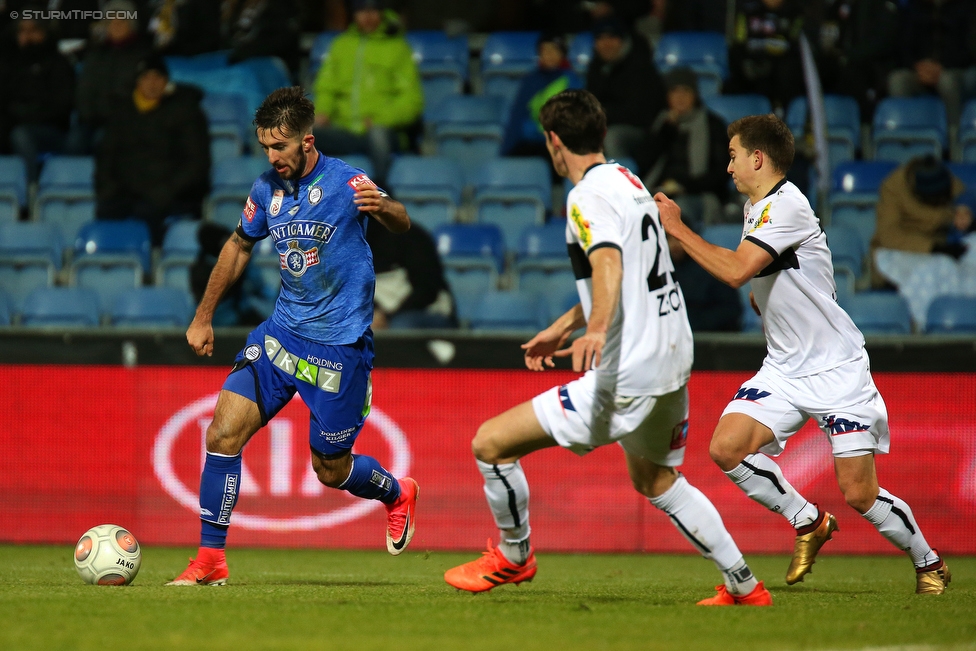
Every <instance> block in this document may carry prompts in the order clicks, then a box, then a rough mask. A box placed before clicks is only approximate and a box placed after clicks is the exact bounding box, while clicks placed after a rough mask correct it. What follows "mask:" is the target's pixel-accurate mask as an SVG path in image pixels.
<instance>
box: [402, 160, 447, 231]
mask: <svg viewBox="0 0 976 651" xmlns="http://www.w3.org/2000/svg"><path fill="white" fill-rule="evenodd" d="M386 184H387V186H388V187H387V190H389V191H390V192H391V193H392V194H393V196H394V198H396V200H397V201H399V202H400V203H402V204H403V205H404V206H406V208H407V212H408V213H409V214H410V219H411V220H413V221H416V222H417V223H419V224H421V225H422V226H423V227H424V228H426V229H427V230H431V229H433V228H435V227H437V226H439V225H441V224H447V223H450V222H453V221H457V210H458V206H460V205H461V193H462V191H463V190H464V175H463V173H462V172H461V170H459V169H458V168H457V164H456V163H455V162H454V161H453V160H451V159H450V158H446V157H443V156H398V157H396V158H395V159H394V160H393V164H392V165H391V166H390V171H389V173H388V174H387V182H386Z"/></svg>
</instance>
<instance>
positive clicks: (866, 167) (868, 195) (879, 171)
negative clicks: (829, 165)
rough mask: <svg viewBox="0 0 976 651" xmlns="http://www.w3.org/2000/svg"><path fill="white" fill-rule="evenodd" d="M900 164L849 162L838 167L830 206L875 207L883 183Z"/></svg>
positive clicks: (888, 162) (835, 170) (889, 162)
mask: <svg viewBox="0 0 976 651" xmlns="http://www.w3.org/2000/svg"><path fill="white" fill-rule="evenodd" d="M896 167H898V164H897V163H895V162H892V161H848V162H846V163H841V164H840V165H838V166H837V167H836V168H835V169H834V172H833V184H832V187H831V191H830V205H831V206H833V207H836V206H842V205H848V206H862V205H869V206H871V207H872V210H873V207H874V204H876V203H877V202H878V189H879V188H880V187H881V183H882V182H883V181H884V180H885V179H886V178H888V176H889V175H890V174H891V173H892V172H894V171H895V168H896Z"/></svg>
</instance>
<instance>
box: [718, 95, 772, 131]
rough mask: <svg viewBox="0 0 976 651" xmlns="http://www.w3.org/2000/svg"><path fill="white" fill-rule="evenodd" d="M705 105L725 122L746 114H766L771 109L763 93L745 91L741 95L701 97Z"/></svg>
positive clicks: (729, 122)
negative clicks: (756, 93)
mask: <svg viewBox="0 0 976 651" xmlns="http://www.w3.org/2000/svg"><path fill="white" fill-rule="evenodd" d="M702 99H703V101H704V102H705V105H706V106H707V107H708V108H709V109H710V110H711V111H713V112H714V113H716V114H717V115H718V116H719V117H721V118H722V119H723V120H725V122H726V124H732V123H733V122H735V121H736V120H738V119H739V118H744V117H746V116H747V115H766V114H767V113H770V112H771V111H772V110H773V107H772V104H770V103H769V99H768V98H767V97H765V96H764V95H755V94H751V93H746V94H743V95H711V96H708V97H703V98H702Z"/></svg>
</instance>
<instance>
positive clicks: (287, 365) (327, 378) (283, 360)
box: [264, 335, 342, 393]
mask: <svg viewBox="0 0 976 651" xmlns="http://www.w3.org/2000/svg"><path fill="white" fill-rule="evenodd" d="M264 352H265V353H267V354H268V359H270V360H271V363H272V364H274V365H275V366H276V367H278V369H279V370H281V371H283V372H284V373H287V374H288V375H292V376H294V377H295V378H296V379H299V380H301V381H302V382H307V383H308V384H311V385H312V386H316V387H318V388H319V389H321V390H322V391H325V392H326V393H339V387H340V386H341V384H342V372H341V371H336V370H333V369H331V368H325V367H321V366H316V365H314V364H310V363H309V362H308V361H306V360H304V359H301V358H299V357H298V356H297V355H293V354H291V353H289V352H288V351H287V350H285V347H284V346H282V345H281V342H280V341H278V340H277V339H275V338H274V337H272V336H271V335H265V336H264ZM332 365H333V366H339V367H341V366H342V365H341V364H334V363H333V364H332Z"/></svg>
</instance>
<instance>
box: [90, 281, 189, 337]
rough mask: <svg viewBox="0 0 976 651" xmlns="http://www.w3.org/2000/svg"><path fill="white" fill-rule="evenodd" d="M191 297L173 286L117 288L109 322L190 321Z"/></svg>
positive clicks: (131, 324) (140, 324) (153, 323)
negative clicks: (120, 290) (119, 290)
mask: <svg viewBox="0 0 976 651" xmlns="http://www.w3.org/2000/svg"><path fill="white" fill-rule="evenodd" d="M192 310H193V301H192V299H191V298H190V293H189V291H187V290H181V289H176V288H174V287H139V288H137V289H130V290H127V291H124V292H120V293H119V294H118V295H117V296H116V297H115V301H114V302H113V303H112V307H111V309H110V311H109V322H110V323H111V324H112V325H114V326H118V327H154V328H155V327H167V326H169V327H180V328H182V327H185V326H186V325H188V324H189V323H190V319H191V317H192Z"/></svg>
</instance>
